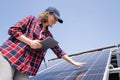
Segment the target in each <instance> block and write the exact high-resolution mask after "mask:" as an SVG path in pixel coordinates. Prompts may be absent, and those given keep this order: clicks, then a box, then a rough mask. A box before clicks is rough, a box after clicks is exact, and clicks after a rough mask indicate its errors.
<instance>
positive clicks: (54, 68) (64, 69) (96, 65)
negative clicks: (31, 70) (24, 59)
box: [30, 50, 110, 80]
mask: <svg viewBox="0 0 120 80" xmlns="http://www.w3.org/2000/svg"><path fill="white" fill-rule="evenodd" d="M109 57H110V51H109V50H106V51H98V52H92V53H87V54H82V55H79V56H73V57H72V59H73V60H75V61H79V62H87V64H86V65H84V66H83V67H76V66H73V65H71V64H70V63H68V62H66V61H64V60H55V61H52V62H48V63H47V64H48V65H49V67H48V68H46V69H43V70H41V69H40V70H39V72H38V74H37V75H36V76H34V77H31V78H30V80H103V78H104V76H105V75H106V74H105V72H106V71H105V70H106V67H107V66H108V65H107V63H108V61H109ZM53 63H54V64H53ZM50 64H52V65H50ZM41 66H42V67H43V65H41Z"/></svg>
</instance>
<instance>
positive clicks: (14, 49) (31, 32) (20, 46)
mask: <svg viewBox="0 0 120 80" xmlns="http://www.w3.org/2000/svg"><path fill="white" fill-rule="evenodd" d="M57 21H58V22H59V23H63V20H62V19H61V17H60V13H59V11H58V10H57V9H56V8H54V7H48V8H47V9H46V10H45V11H44V12H42V13H40V15H39V17H35V16H32V15H29V16H27V17H25V18H23V19H22V20H20V21H19V22H17V23H16V24H15V25H14V26H12V27H10V29H9V30H8V34H9V35H10V37H9V38H8V40H6V41H5V42H4V43H3V44H2V46H0V80H28V79H29V76H34V75H36V73H37V71H38V68H39V66H40V64H41V62H42V60H43V58H44V56H45V52H44V51H41V52H39V51H36V50H35V49H38V48H41V47H42V44H41V43H40V42H41V40H44V39H45V38H47V37H48V36H49V37H52V38H53V35H52V33H51V32H50V31H49V27H52V26H53V25H54V24H56V23H57ZM51 50H52V51H53V52H54V53H55V54H56V56H57V57H58V58H63V59H64V60H66V61H67V62H69V63H71V64H73V65H75V66H83V65H84V64H86V63H84V62H76V61H74V60H72V59H71V58H70V57H69V56H68V55H67V54H66V53H65V52H64V51H63V50H62V49H61V48H60V46H59V45H58V44H57V45H55V46H54V47H53V48H51Z"/></svg>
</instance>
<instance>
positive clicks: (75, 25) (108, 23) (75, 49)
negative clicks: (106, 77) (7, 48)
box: [0, 0, 120, 59]
mask: <svg viewBox="0 0 120 80" xmlns="http://www.w3.org/2000/svg"><path fill="white" fill-rule="evenodd" d="M48 7H55V8H57V9H58V10H59V11H60V15H61V18H62V19H63V20H64V23H63V24H60V23H57V24H55V25H54V26H53V28H50V31H51V32H52V34H53V36H54V38H55V39H56V40H57V41H58V42H59V45H60V46H61V48H62V49H63V50H64V51H65V52H66V53H67V54H68V55H69V54H74V53H79V52H82V51H86V50H91V49H95V48H100V47H104V46H109V45H114V44H119V43H120V36H119V34H120V0H38V1H36V0H35V1H34V0H1V1H0V28H1V29H0V45H2V43H3V42H4V41H6V40H7V39H8V37H9V35H8V34H7V31H8V29H9V28H10V27H11V26H13V25H14V24H15V23H16V22H18V21H19V20H21V19H22V18H24V17H26V16H28V15H34V16H36V17H37V16H38V15H39V13H41V12H43V11H45V9H46V8H48ZM55 57H56V56H55V55H54V53H53V52H52V51H51V50H48V52H47V54H46V58H47V59H51V58H55Z"/></svg>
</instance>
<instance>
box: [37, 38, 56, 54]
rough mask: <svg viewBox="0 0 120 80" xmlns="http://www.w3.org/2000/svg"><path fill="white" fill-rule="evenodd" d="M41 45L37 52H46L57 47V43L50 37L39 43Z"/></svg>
mask: <svg viewBox="0 0 120 80" xmlns="http://www.w3.org/2000/svg"><path fill="white" fill-rule="evenodd" d="M41 44H42V48H40V49H37V51H42V52H45V51H47V49H49V48H53V47H54V46H55V45H57V44H58V42H57V41H56V40H55V39H53V38H51V37H47V38H46V39H44V40H42V41H41Z"/></svg>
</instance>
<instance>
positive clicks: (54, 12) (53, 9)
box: [46, 7, 63, 23]
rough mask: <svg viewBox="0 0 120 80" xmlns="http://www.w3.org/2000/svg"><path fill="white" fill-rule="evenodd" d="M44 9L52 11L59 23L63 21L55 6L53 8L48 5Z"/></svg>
mask: <svg viewBox="0 0 120 80" xmlns="http://www.w3.org/2000/svg"><path fill="white" fill-rule="evenodd" d="M46 11H48V12H52V13H53V14H54V15H55V17H56V18H57V19H58V22H59V23H63V20H62V19H61V17H60V13H59V11H58V10H57V9H56V8H54V7H48V8H47V9H46Z"/></svg>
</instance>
